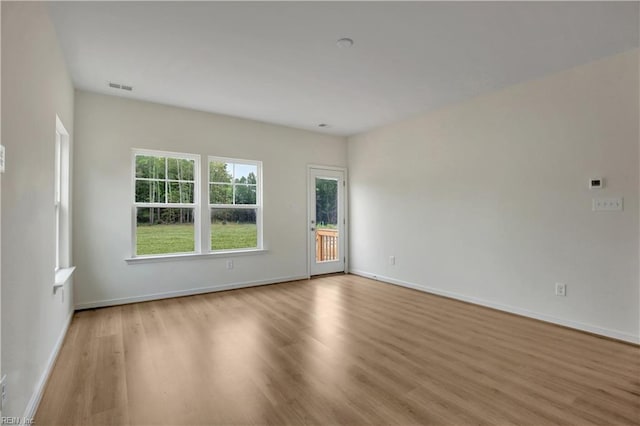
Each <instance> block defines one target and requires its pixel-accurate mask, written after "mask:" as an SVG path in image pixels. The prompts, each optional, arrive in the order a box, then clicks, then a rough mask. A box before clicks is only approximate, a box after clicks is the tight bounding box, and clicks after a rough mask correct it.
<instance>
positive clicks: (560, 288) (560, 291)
mask: <svg viewBox="0 0 640 426" xmlns="http://www.w3.org/2000/svg"><path fill="white" fill-rule="evenodd" d="M566 295H567V285H566V284H563V283H556V296H566Z"/></svg>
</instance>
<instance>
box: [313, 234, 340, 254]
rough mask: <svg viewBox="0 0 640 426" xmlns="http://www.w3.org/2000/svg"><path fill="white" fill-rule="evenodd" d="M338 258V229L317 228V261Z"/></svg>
mask: <svg viewBox="0 0 640 426" xmlns="http://www.w3.org/2000/svg"><path fill="white" fill-rule="evenodd" d="M331 260H338V230H337V229H329V228H322V229H317V230H316V262H327V261H331Z"/></svg>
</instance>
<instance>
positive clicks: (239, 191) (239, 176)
mask: <svg viewBox="0 0 640 426" xmlns="http://www.w3.org/2000/svg"><path fill="white" fill-rule="evenodd" d="M261 176H262V163H261V162H259V161H250V160H237V159H229V158H219V157H209V209H210V212H209V213H210V218H211V251H221V250H240V249H256V248H261V247H262V193H261V192H262V191H261V185H262V182H261V179H262V177H261Z"/></svg>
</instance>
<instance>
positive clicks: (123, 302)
mask: <svg viewBox="0 0 640 426" xmlns="http://www.w3.org/2000/svg"><path fill="white" fill-rule="evenodd" d="M308 278H309V277H308V276H306V275H299V276H291V277H278V278H271V279H268V280H259V281H245V282H239V283H232V284H222V285H215V286H207V287H200V288H191V289H187V290H177V291H168V292H164V293H153V294H145V295H141V296H132V297H123V298H119V299H108V300H97V301H94V302H85V303H78V304H76V305H75V309H76V310H77V311H79V310H82V309H93V308H102V307H105V306H116V305H126V304H128V303H137V302H148V301H150V300H159V299H170V298H172V297H180V296H193V295H196V294H203V293H213V292H216V291H224V290H233V289H236V288H245V287H257V286H261V285H268V284H277V283H283V282H287V281H298V280H306V279H308Z"/></svg>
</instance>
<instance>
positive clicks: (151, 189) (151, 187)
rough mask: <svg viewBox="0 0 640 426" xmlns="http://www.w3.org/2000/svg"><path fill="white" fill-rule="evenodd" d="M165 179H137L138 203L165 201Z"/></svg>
mask: <svg viewBox="0 0 640 426" xmlns="http://www.w3.org/2000/svg"><path fill="white" fill-rule="evenodd" d="M164 184H165V181H163V180H136V203H164V202H166V201H165V198H164V194H165V186H164Z"/></svg>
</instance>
